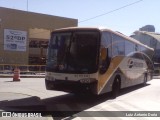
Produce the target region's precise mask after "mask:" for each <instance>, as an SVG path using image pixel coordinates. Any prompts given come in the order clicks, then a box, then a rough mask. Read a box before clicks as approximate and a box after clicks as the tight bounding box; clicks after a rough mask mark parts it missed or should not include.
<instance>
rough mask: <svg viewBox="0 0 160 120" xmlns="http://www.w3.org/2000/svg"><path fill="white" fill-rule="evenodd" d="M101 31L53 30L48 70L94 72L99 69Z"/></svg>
mask: <svg viewBox="0 0 160 120" xmlns="http://www.w3.org/2000/svg"><path fill="white" fill-rule="evenodd" d="M98 48H99V33H98V32H97V31H85V32H84V31H83V32H81V31H75V32H59V33H58V32H55V33H54V32H53V33H52V36H51V39H50V43H49V48H48V60H47V66H46V69H47V71H52V72H58V73H59V72H61V73H94V72H96V71H97V69H98V53H99V52H98Z"/></svg>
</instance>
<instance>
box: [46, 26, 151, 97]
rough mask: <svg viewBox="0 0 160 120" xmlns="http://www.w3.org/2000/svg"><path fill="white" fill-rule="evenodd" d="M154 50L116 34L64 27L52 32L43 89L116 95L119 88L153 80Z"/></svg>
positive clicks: (93, 29) (91, 29)
mask: <svg viewBox="0 0 160 120" xmlns="http://www.w3.org/2000/svg"><path fill="white" fill-rule="evenodd" d="M153 52H154V51H153V49H152V48H149V47H147V46H146V45H144V44H142V43H140V42H138V41H137V40H135V39H133V38H130V37H128V36H125V35H123V34H121V33H119V32H114V31H112V30H109V29H99V28H79V27H75V28H63V29H58V30H55V31H53V32H52V33H51V38H50V41H49V47H48V53H47V63H46V76H45V83H46V89H48V90H58V91H65V92H71V93H77V94H79V93H84V94H85V93H91V94H96V95H99V94H103V93H106V92H111V91H112V93H113V95H114V96H116V95H117V93H118V92H119V90H120V89H122V88H126V87H129V86H133V85H137V84H146V82H147V81H148V80H150V79H151V78H152V75H151V71H152V69H153V64H152V60H151V58H152V55H153Z"/></svg>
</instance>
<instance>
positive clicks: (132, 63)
mask: <svg viewBox="0 0 160 120" xmlns="http://www.w3.org/2000/svg"><path fill="white" fill-rule="evenodd" d="M127 63H128V64H127V66H128V67H129V68H132V67H136V68H142V67H143V63H142V62H136V61H133V60H132V59H129V60H128V62H127Z"/></svg>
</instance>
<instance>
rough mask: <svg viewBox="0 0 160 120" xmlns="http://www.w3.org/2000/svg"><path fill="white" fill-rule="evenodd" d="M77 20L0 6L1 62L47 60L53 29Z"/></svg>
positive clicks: (40, 61) (41, 62)
mask: <svg viewBox="0 0 160 120" xmlns="http://www.w3.org/2000/svg"><path fill="white" fill-rule="evenodd" d="M77 24H78V20H77V19H72V18H64V17H59V16H52V15H45V14H39V13H32V12H27V11H20V10H15V9H8V8H2V7H0V64H17V65H31V64H32V65H33V64H34V65H40V64H45V59H46V51H47V45H48V40H49V38H50V32H51V31H53V30H54V29H58V28H64V27H74V26H77Z"/></svg>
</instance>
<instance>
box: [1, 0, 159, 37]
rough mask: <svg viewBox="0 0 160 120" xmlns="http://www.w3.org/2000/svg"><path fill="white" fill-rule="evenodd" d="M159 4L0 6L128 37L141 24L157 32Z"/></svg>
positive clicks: (51, 0)
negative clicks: (44, 15) (68, 19)
mask: <svg viewBox="0 0 160 120" xmlns="http://www.w3.org/2000/svg"><path fill="white" fill-rule="evenodd" d="M135 2H136V3H135ZM132 3H135V4H132ZM131 4H132V5H131ZM159 5H160V0H0V7H6V8H12V9H18V10H23V11H29V12H35V13H42V14H49V15H55V16H61V17H67V18H75V19H78V26H79V27H105V28H108V29H111V30H114V31H119V32H121V33H123V34H126V35H128V36H129V35H131V34H132V33H133V32H134V31H135V30H138V29H139V28H141V27H143V26H145V25H154V26H155V29H156V32H158V33H160V16H159V11H160V7H159ZM102 14H103V15H102ZM99 15H102V16H99ZM96 16H97V17H96ZM98 16H99V17H98ZM93 17H95V18H94V19H90V18H93ZM87 19H90V20H87Z"/></svg>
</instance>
